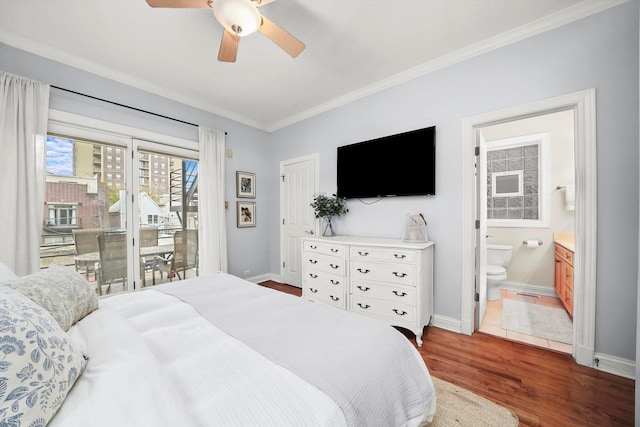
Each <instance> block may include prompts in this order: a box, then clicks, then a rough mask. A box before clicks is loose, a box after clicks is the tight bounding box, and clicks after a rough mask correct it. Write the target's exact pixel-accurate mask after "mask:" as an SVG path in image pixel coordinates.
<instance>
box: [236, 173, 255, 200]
mask: <svg viewBox="0 0 640 427" xmlns="http://www.w3.org/2000/svg"><path fill="white" fill-rule="evenodd" d="M236 195H237V197H239V198H247V199H255V198H256V174H255V173H249V172H240V171H238V172H236Z"/></svg>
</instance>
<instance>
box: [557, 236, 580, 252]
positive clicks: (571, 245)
mask: <svg viewBox="0 0 640 427" xmlns="http://www.w3.org/2000/svg"><path fill="white" fill-rule="evenodd" d="M553 241H554V243H557V244H559V245H561V246H563V247H564V248H566V249H568V250H570V251H571V252H575V246H576V245H575V235H574V234H573V233H553Z"/></svg>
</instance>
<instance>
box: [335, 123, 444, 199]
mask: <svg viewBox="0 0 640 427" xmlns="http://www.w3.org/2000/svg"><path fill="white" fill-rule="evenodd" d="M337 174H338V176H337V180H338V189H337V195H338V196H340V197H346V198H348V199H350V198H366V197H387V196H416V195H434V194H436V127H435V126H431V127H428V128H424V129H418V130H413V131H409V132H404V133H400V134H397V135H391V136H385V137H382V138H377V139H372V140H370V141H364V142H359V143H357V144H351V145H345V146H342V147H338V165H337Z"/></svg>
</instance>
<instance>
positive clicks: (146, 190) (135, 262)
mask: <svg viewBox="0 0 640 427" xmlns="http://www.w3.org/2000/svg"><path fill="white" fill-rule="evenodd" d="M99 139H100V138H99V136H96V140H93V139H88V138H77V137H71V136H66V135H62V134H50V135H49V136H48V138H47V174H46V186H45V204H44V209H43V213H42V233H41V243H40V247H41V251H40V253H41V257H40V260H41V262H40V266H41V268H46V267H48V266H49V265H51V264H62V265H67V266H72V267H73V268H75V269H76V270H77V271H79V272H80V273H81V274H83V275H84V276H85V277H86V278H87V280H88V281H89V282H90V283H91V284H92V285H93V286H94V288H95V290H96V292H97V293H98V294H99V295H106V294H112V293H116V292H123V291H127V290H133V289H140V288H142V287H144V286H151V285H154V284H156V283H162V282H166V281H173V280H181V279H184V278H186V277H193V276H195V275H197V274H198V271H199V269H198V253H197V247H198V161H197V152H196V151H192V150H186V149H180V148H176V147H172V146H167V145H161V144H158V143H152V142H147V141H138V140H134V139H132V138H126V137H118V138H106V139H107V141H99ZM133 194H136V195H137V197H132V196H130V195H133Z"/></svg>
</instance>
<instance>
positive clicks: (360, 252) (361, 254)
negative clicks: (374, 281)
mask: <svg viewBox="0 0 640 427" xmlns="http://www.w3.org/2000/svg"><path fill="white" fill-rule="evenodd" d="M358 255H360V256H367V255H369V252H362V251H358Z"/></svg>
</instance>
